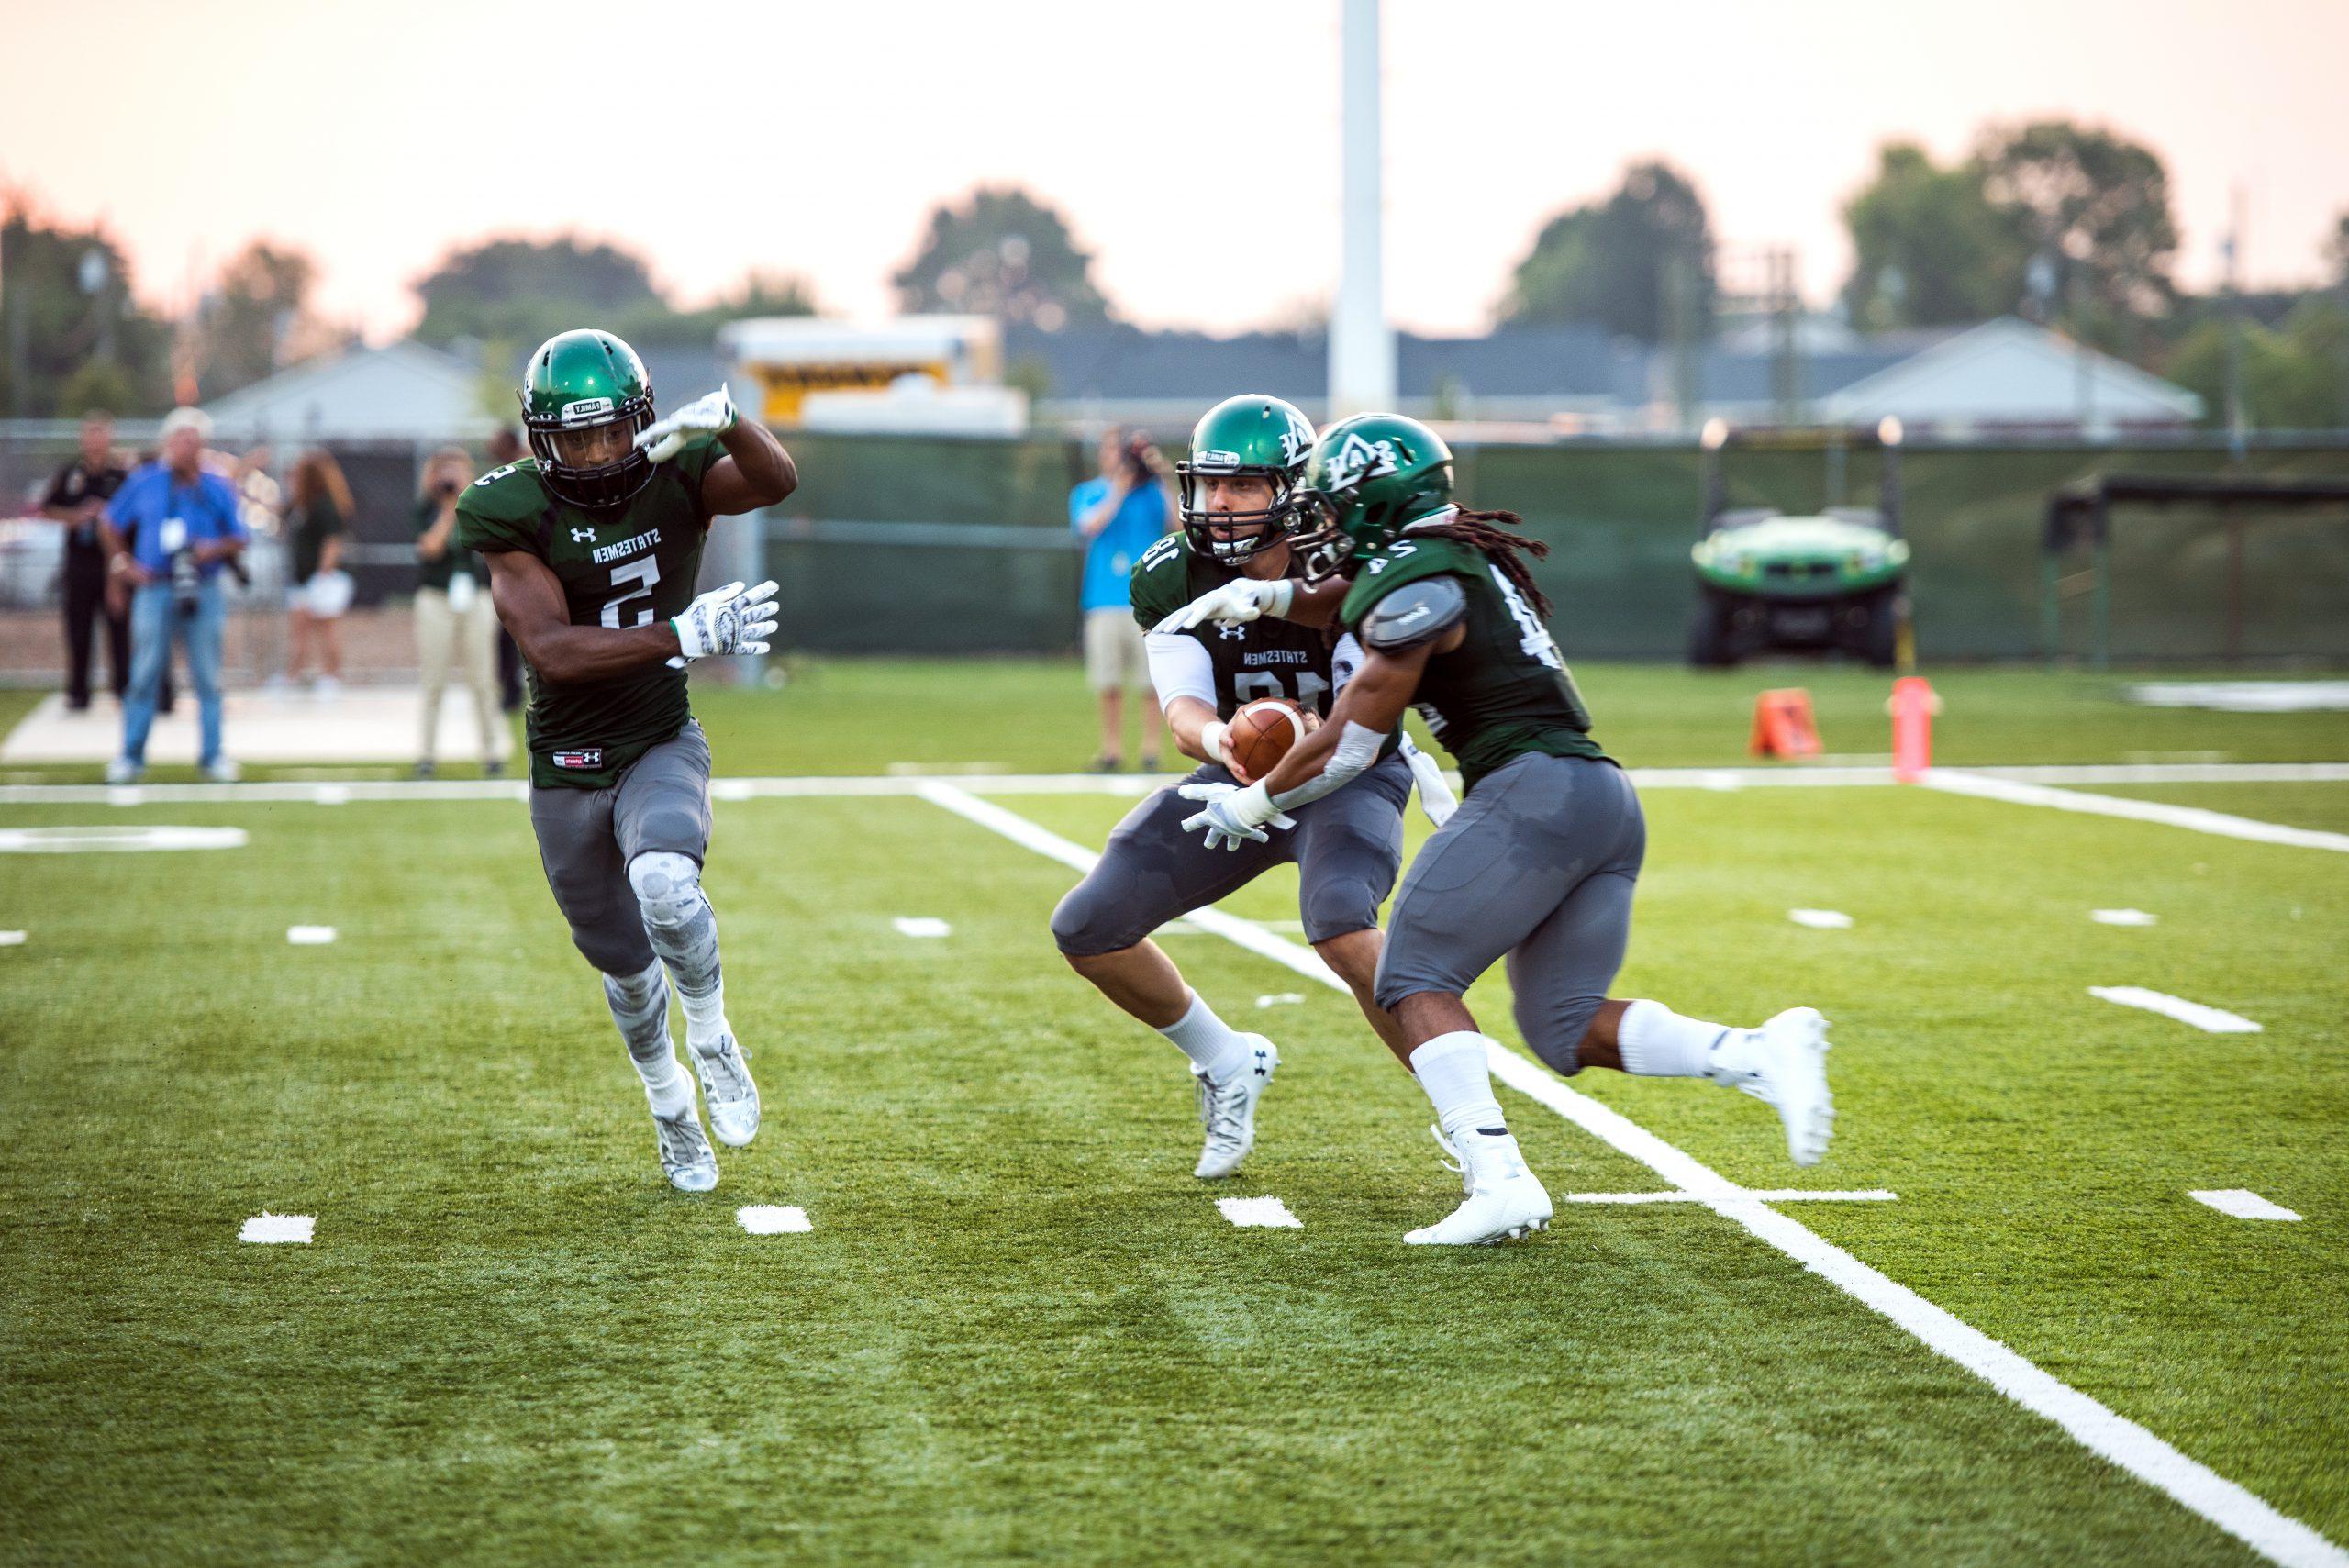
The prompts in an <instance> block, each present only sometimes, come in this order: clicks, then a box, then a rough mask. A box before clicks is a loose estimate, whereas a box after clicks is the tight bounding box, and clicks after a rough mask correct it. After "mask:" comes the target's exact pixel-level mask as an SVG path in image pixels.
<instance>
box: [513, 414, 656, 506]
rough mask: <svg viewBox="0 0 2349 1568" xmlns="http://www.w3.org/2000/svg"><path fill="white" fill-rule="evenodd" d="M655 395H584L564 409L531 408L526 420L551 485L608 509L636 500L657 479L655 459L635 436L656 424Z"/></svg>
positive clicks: (575, 500) (565, 496)
mask: <svg viewBox="0 0 2349 1568" xmlns="http://www.w3.org/2000/svg"><path fill="white" fill-rule="evenodd" d="M652 418H653V414H652V397H651V394H650V392H648V393H647V394H646V395H643V396H641V397H631V398H627V399H624V400H622V401H620V402H618V403H617V404H615V403H614V402H613V400H612V399H610V398H608V397H589V398H583V399H581V400H579V401H578V402H575V403H569V404H565V405H564V406H563V407H562V412H561V413H560V414H559V415H553V416H549V415H539V414H531V413H529V412H528V411H527V408H526V411H525V413H524V415H523V419H522V424H523V427H524V428H525V429H527V430H528V431H529V438H530V451H531V454H532V455H533V456H535V457H536V458H537V459H538V460H539V474H540V477H541V478H543V479H544V480H545V481H546V484H547V488H548V489H550V490H551V491H553V492H554V493H555V495H557V496H559V497H560V498H562V500H565V501H568V502H570V503H571V504H572V505H573V506H584V507H587V508H589V509H591V510H605V509H607V508H610V507H614V506H622V505H625V504H626V503H627V502H629V501H630V500H633V499H634V498H635V497H636V495H637V493H638V492H639V491H640V490H642V489H643V488H644V487H645V486H646V485H647V484H651V482H652V460H651V459H650V458H648V457H646V456H645V455H644V453H643V452H642V451H641V450H639V449H638V447H637V445H636V438H637V437H638V436H640V435H641V434H642V433H643V432H644V431H645V430H646V429H647V428H650V427H651V424H652Z"/></svg>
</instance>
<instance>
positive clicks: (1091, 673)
mask: <svg viewBox="0 0 2349 1568" xmlns="http://www.w3.org/2000/svg"><path fill="white" fill-rule="evenodd" d="M1099 456H1100V463H1101V473H1100V475H1099V476H1098V477H1097V478H1094V479H1088V480H1086V481H1085V483H1084V484H1080V485H1078V486H1077V487H1076V488H1075V489H1074V490H1072V491H1070V492H1069V497H1068V521H1069V527H1070V528H1072V529H1074V531H1075V533H1076V536H1077V538H1079V539H1083V540H1084V541H1085V568H1084V576H1083V579H1082V582H1081V584H1080V586H1079V597H1078V601H1077V602H1078V604H1079V606H1081V607H1082V608H1083V610H1084V612H1085V684H1088V685H1090V686H1091V687H1092V688H1093V692H1094V695H1095V697H1096V698H1097V700H1098V701H1099V703H1100V705H1101V750H1100V752H1099V753H1098V754H1097V755H1096V756H1095V757H1094V759H1093V764H1092V766H1093V770H1094V772H1096V773H1115V772H1117V771H1118V770H1119V768H1122V767H1124V766H1125V755H1126V736H1125V730H1126V722H1125V714H1126V693H1127V692H1128V691H1129V690H1133V691H1139V692H1141V693H1142V694H1143V695H1144V698H1145V699H1146V706H1144V707H1143V709H1142V744H1141V765H1142V771H1143V772H1145V773H1149V772H1152V771H1154V770H1155V769H1156V768H1157V766H1158V740H1159V735H1160V732H1161V729H1162V726H1161V723H1160V720H1159V717H1158V700H1157V698H1156V697H1155V696H1154V695H1151V691H1150V661H1149V658H1148V656H1147V655H1146V654H1145V653H1144V651H1143V650H1142V640H1141V627H1139V626H1137V625H1135V624H1134V612H1133V604H1132V601H1131V599H1130V597H1129V596H1128V587H1127V579H1128V578H1130V576H1131V575H1132V574H1133V569H1134V562H1137V561H1140V560H1141V554H1142V551H1144V550H1148V549H1149V548H1150V547H1151V546H1152V545H1153V544H1155V543H1157V542H1158V541H1159V539H1162V538H1163V537H1164V536H1165V535H1166V533H1167V532H1168V530H1170V529H1171V528H1174V526H1175V501H1174V496H1173V495H1172V493H1171V491H1170V489H1169V487H1168V484H1167V480H1166V465H1165V462H1164V460H1163V459H1162V458H1160V457H1159V455H1158V453H1157V452H1156V450H1153V449H1152V446H1151V444H1150V440H1149V438H1148V437H1146V436H1142V435H1140V434H1134V435H1129V434H1128V433H1127V432H1126V431H1124V430H1121V429H1119V428H1117V427H1116V426H1114V425H1113V426H1111V427H1110V428H1108V429H1107V430H1105V431H1103V432H1102V434H1101V448H1100V454H1099Z"/></svg>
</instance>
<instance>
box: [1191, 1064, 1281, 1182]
mask: <svg viewBox="0 0 2349 1568" xmlns="http://www.w3.org/2000/svg"><path fill="white" fill-rule="evenodd" d="M1241 1038H1242V1039H1244V1040H1247V1041H1248V1046H1249V1057H1248V1064H1247V1065H1246V1066H1245V1067H1242V1068H1241V1070H1240V1071H1239V1072H1237V1073H1233V1074H1232V1075H1231V1081H1230V1083H1228V1084H1213V1083H1209V1082H1208V1077H1207V1074H1205V1073H1201V1072H1200V1071H1199V1070H1198V1069H1197V1068H1196V1067H1194V1068H1193V1069H1191V1076H1192V1077H1193V1078H1194V1079H1196V1080H1197V1082H1198V1086H1199V1121H1200V1123H1201V1125H1203V1126H1205V1127H1206V1129H1208V1137H1207V1143H1206V1145H1205V1146H1204V1147H1203V1148H1201V1149H1200V1151H1199V1162H1198V1164H1197V1165H1196V1166H1195V1167H1193V1168H1192V1171H1191V1174H1193V1175H1195V1176H1197V1177H1198V1178H1199V1179H1200V1180H1201V1181H1203V1182H1211V1181H1214V1180H1215V1179H1216V1178H1217V1177H1219V1176H1228V1175H1230V1174H1231V1173H1232V1172H1234V1171H1237V1170H1238V1169H1240V1162H1241V1161H1242V1160H1245V1159H1246V1158H1248V1151H1249V1150H1251V1149H1252V1148H1254V1147H1255V1146H1256V1102H1257V1101H1258V1100H1261V1099H1263V1098H1264V1090H1265V1089H1266V1088H1267V1087H1268V1086H1270V1084H1272V1081H1273V1074H1274V1073H1275V1072H1277V1071H1278V1070H1279V1068H1280V1064H1281V1053H1280V1052H1279V1051H1277V1050H1275V1048H1274V1046H1273V1042H1272V1041H1271V1040H1266V1039H1265V1038H1264V1036H1263V1035H1260V1034H1252V1035H1244V1036H1242V1037H1241Z"/></svg>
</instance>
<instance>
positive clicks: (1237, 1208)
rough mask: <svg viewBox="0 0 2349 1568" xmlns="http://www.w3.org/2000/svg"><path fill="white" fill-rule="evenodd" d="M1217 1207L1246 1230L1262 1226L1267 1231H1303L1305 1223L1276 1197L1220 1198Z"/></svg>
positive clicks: (1216, 1202)
mask: <svg viewBox="0 0 2349 1568" xmlns="http://www.w3.org/2000/svg"><path fill="white" fill-rule="evenodd" d="M1215 1206H1216V1207H1218V1208H1219V1209H1221V1210H1222V1211H1223V1217H1224V1218H1226V1219H1229V1220H1230V1221H1231V1223H1232V1224H1234V1225H1237V1226H1239V1227H1240V1228H1241V1229H1243V1230H1245V1229H1250V1228H1252V1227H1258V1226H1261V1227H1263V1228H1264V1229H1267V1230H1302V1229H1305V1221H1303V1220H1302V1219H1299V1218H1297V1216H1295V1215H1294V1214H1291V1213H1290V1212H1289V1211H1288V1205H1286V1204H1285V1203H1283V1202H1282V1201H1281V1200H1280V1199H1278V1198H1276V1197H1219V1198H1218V1199H1216V1200H1215Z"/></svg>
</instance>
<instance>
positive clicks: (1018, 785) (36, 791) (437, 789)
mask: <svg viewBox="0 0 2349 1568" xmlns="http://www.w3.org/2000/svg"><path fill="white" fill-rule="evenodd" d="M1630 774H1631V782H1632V783H1633V784H1636V785H1638V786H1639V787H1640V788H1642V789H1700V790H1741V789H1835V788H1854V787H1876V786H1885V787H1889V786H1890V785H1891V784H1892V782H1893V780H1892V770H1891V769H1889V768H1880V767H1814V766H1805V765H1801V764H1793V765H1788V766H1784V767H1776V768H1633V769H1631V770H1630ZM1953 778H1954V779H1959V780H1967V781H1976V782H1980V781H1988V782H1991V783H1998V784H2023V785H2029V784H2040V785H2048V784H2310V783H2342V782H2344V781H2349V762H2219V763H2211V762H2176V763H2172V762H2144V763H2116V764H2111V765H2089V766H2077V767H2075V766H2044V767H2012V768H2000V767H1992V768H1966V769H1942V770H1937V777H1936V778H1934V779H1929V780H1928V782H1929V783H1936V782H1940V781H1941V780H1946V779H1953ZM943 783H952V784H953V785H954V786H955V787H957V788H959V789H963V790H965V791H968V792H969V793H971V794H973V795H1112V796H1118V797H1121V798H1126V799H1132V798H1136V797H1138V796H1141V795H1147V794H1149V793H1150V792H1151V791H1152V790H1153V789H1156V788H1158V787H1159V786H1160V785H1162V784H1164V783H1166V780H1165V779H1163V778H1156V777H1150V776H1145V775H1141V774H1135V773H1126V774H1107V775H1104V774H1094V773H974V774H968V775H957V776H955V777H953V778H952V779H951V780H949V779H937V778H930V779H925V778H919V777H912V776H907V775H904V774H894V775H887V776H877V777H875V776H864V777H860V776H856V775H850V774H842V775H840V776H837V777H833V776H822V777H804V778H736V777H725V778H718V779H713V780H711V781H710V794H711V795H713V796H715V797H716V798H718V799H719V800H723V801H745V800H796V799H828V798H832V797H835V796H838V797H857V796H870V795H896V796H907V795H915V796H918V795H920V794H921V792H922V790H923V788H924V787H925V786H926V785H929V784H943ZM1945 787H1952V788H1955V789H1957V791H1958V793H1961V794H1987V793H1989V792H1988V791H1987V790H1983V789H1970V790H1969V789H1966V788H1965V787H1964V786H1963V784H1954V785H1946V786H1945ZM2074 798H2091V799H2092V798H2097V797H2094V796H2088V797H2074ZM527 799H529V784H527V783H525V782H523V781H521V780H518V779H352V780H350V781H349V782H347V783H343V784H320V783H318V782H317V781H307V782H298V781H292V780H278V781H273V782H270V783H266V784H135V785H119V784H0V806H162V805H177V804H185V805H214V806H246V805H260V804H263V803H266V804H270V805H284V804H288V803H298V804H306V805H312V806H316V805H335V806H340V805H346V804H350V803H352V802H379V801H405V802H433V801H442V802H458V801H470V800H511V801H522V800H527ZM2024 804H2027V805H2034V806H2036V805H2045V804H2047V803H2046V802H2045V801H2043V800H2040V799H2038V798H2036V797H2035V796H2033V797H2032V798H2030V799H2027V800H2025V801H2024ZM2129 804H2131V805H2136V806H2143V805H2151V804H2154V803H2151V802H2143V801H2133V802H2130V803H2129ZM2167 809H2170V810H2180V809H2184V808H2182V807H2169V808H2167ZM2213 815H2215V814H2213ZM2332 837H2336V838H2337V837H2339V835H2332ZM2327 847H2332V846H2327Z"/></svg>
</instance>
